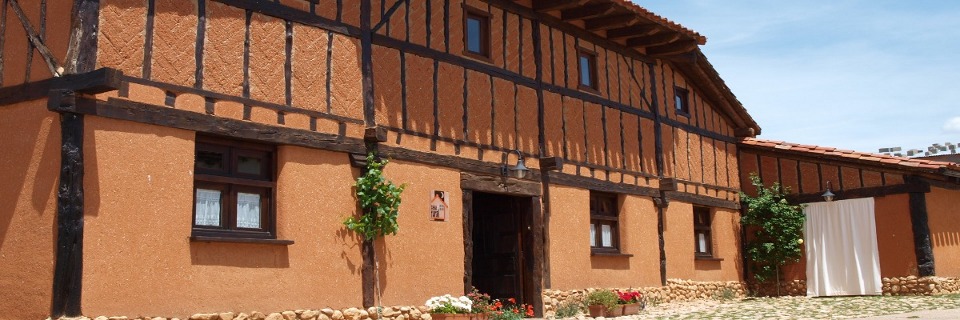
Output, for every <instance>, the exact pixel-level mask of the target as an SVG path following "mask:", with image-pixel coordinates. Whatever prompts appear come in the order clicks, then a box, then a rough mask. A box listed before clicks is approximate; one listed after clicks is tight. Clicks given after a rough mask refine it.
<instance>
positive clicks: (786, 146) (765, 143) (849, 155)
mask: <svg viewBox="0 0 960 320" xmlns="http://www.w3.org/2000/svg"><path fill="white" fill-rule="evenodd" d="M740 143H741V144H744V145H750V146H759V147H766V148H773V149H778V150H790V151H794V152H802V153H809V154H815V155H826V156H835V157H838V158H844V159H855V160H860V161H869V162H876V163H878V164H886V165H891V164H892V165H899V166H904V167H907V168H919V169H933V170H937V169H950V170H957V171H960V164H956V163H952V162H944V161H933V160H926V159H913V158H904V157H896V156H891V155H886V154H877V153H869V152H858V151H854V150H846V149H837V148H833V147H822V146H814V145H804V144H797V143H788V142H783V141H775V140H764V139H757V138H745V139H742V140H740Z"/></svg>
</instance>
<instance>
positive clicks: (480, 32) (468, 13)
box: [463, 9, 490, 58]
mask: <svg viewBox="0 0 960 320" xmlns="http://www.w3.org/2000/svg"><path fill="white" fill-rule="evenodd" d="M463 38H464V53H465V54H467V55H472V56H476V57H480V58H490V16H489V15H488V14H487V13H485V12H480V11H477V10H472V9H467V10H465V14H464V23H463Z"/></svg>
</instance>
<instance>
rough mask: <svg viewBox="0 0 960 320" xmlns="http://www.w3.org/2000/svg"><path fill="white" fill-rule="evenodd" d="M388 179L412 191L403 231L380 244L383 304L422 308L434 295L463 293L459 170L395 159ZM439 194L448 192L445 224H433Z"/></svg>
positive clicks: (403, 212) (403, 216) (402, 218)
mask: <svg viewBox="0 0 960 320" xmlns="http://www.w3.org/2000/svg"><path fill="white" fill-rule="evenodd" d="M385 175H386V177H387V178H388V179H390V180H392V181H393V182H394V183H396V184H406V185H407V187H406V189H405V190H404V191H403V202H402V203H401V205H400V216H399V219H398V223H399V225H400V230H399V231H398V232H397V234H396V235H389V236H386V237H384V239H383V240H381V241H378V242H377V246H378V247H377V249H378V251H377V254H378V257H379V258H380V259H379V262H380V281H381V282H380V290H382V292H383V304H384V305H421V304H423V303H424V302H425V301H427V299H429V298H430V297H433V296H439V295H444V294H456V295H459V294H463V270H464V266H463V260H464V253H463V198H462V192H461V191H460V172H459V171H457V170H451V169H446V168H431V167H425V166H423V165H420V164H415V163H410V162H403V161H394V162H391V163H389V164H388V165H387V168H386V171H385ZM434 190H438V191H446V192H447V193H448V196H449V198H448V199H447V204H449V205H450V207H449V210H448V212H447V214H448V219H447V220H446V221H431V220H430V210H429V209H430V205H429V203H430V200H432V199H433V198H432V194H433V191H434ZM341 199H346V198H341Z"/></svg>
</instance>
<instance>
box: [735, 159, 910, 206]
mask: <svg viewBox="0 0 960 320" xmlns="http://www.w3.org/2000/svg"><path fill="white" fill-rule="evenodd" d="M739 158H740V159H739V160H740V171H742V172H743V173H744V174H742V175H740V183H741V184H742V185H743V186H744V187H743V188H744V192H746V193H748V194H751V195H754V194H756V190H755V188H754V187H753V186H752V185H751V184H750V174H752V173H756V174H757V175H759V176H760V178H761V179H762V180H764V181H765V184H766V185H771V184H772V183H773V182H775V181H780V183H781V184H782V185H783V186H785V187H788V188H790V192H791V193H800V194H814V193H816V194H820V193H823V191H824V190H826V188H827V182H828V181H829V182H830V187H831V190H833V191H835V192H836V191H839V192H843V191H844V190H851V189H860V188H869V187H880V186H889V185H898V184H903V183H904V182H903V173H902V172H900V171H894V170H882V169H877V168H873V167H869V166H863V165H855V164H848V165H844V164H838V162H836V161H821V160H817V159H813V158H804V157H796V156H788V155H777V154H773V153H771V152H769V151H757V150H756V149H743V150H741V152H740V156H739Z"/></svg>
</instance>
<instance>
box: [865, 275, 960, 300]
mask: <svg viewBox="0 0 960 320" xmlns="http://www.w3.org/2000/svg"><path fill="white" fill-rule="evenodd" d="M882 281H883V295H885V296H919V295H934V294H946V293H958V292H960V278H944V277H922V278H918V277H917V276H909V277H899V278H883V279H882Z"/></svg>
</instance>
